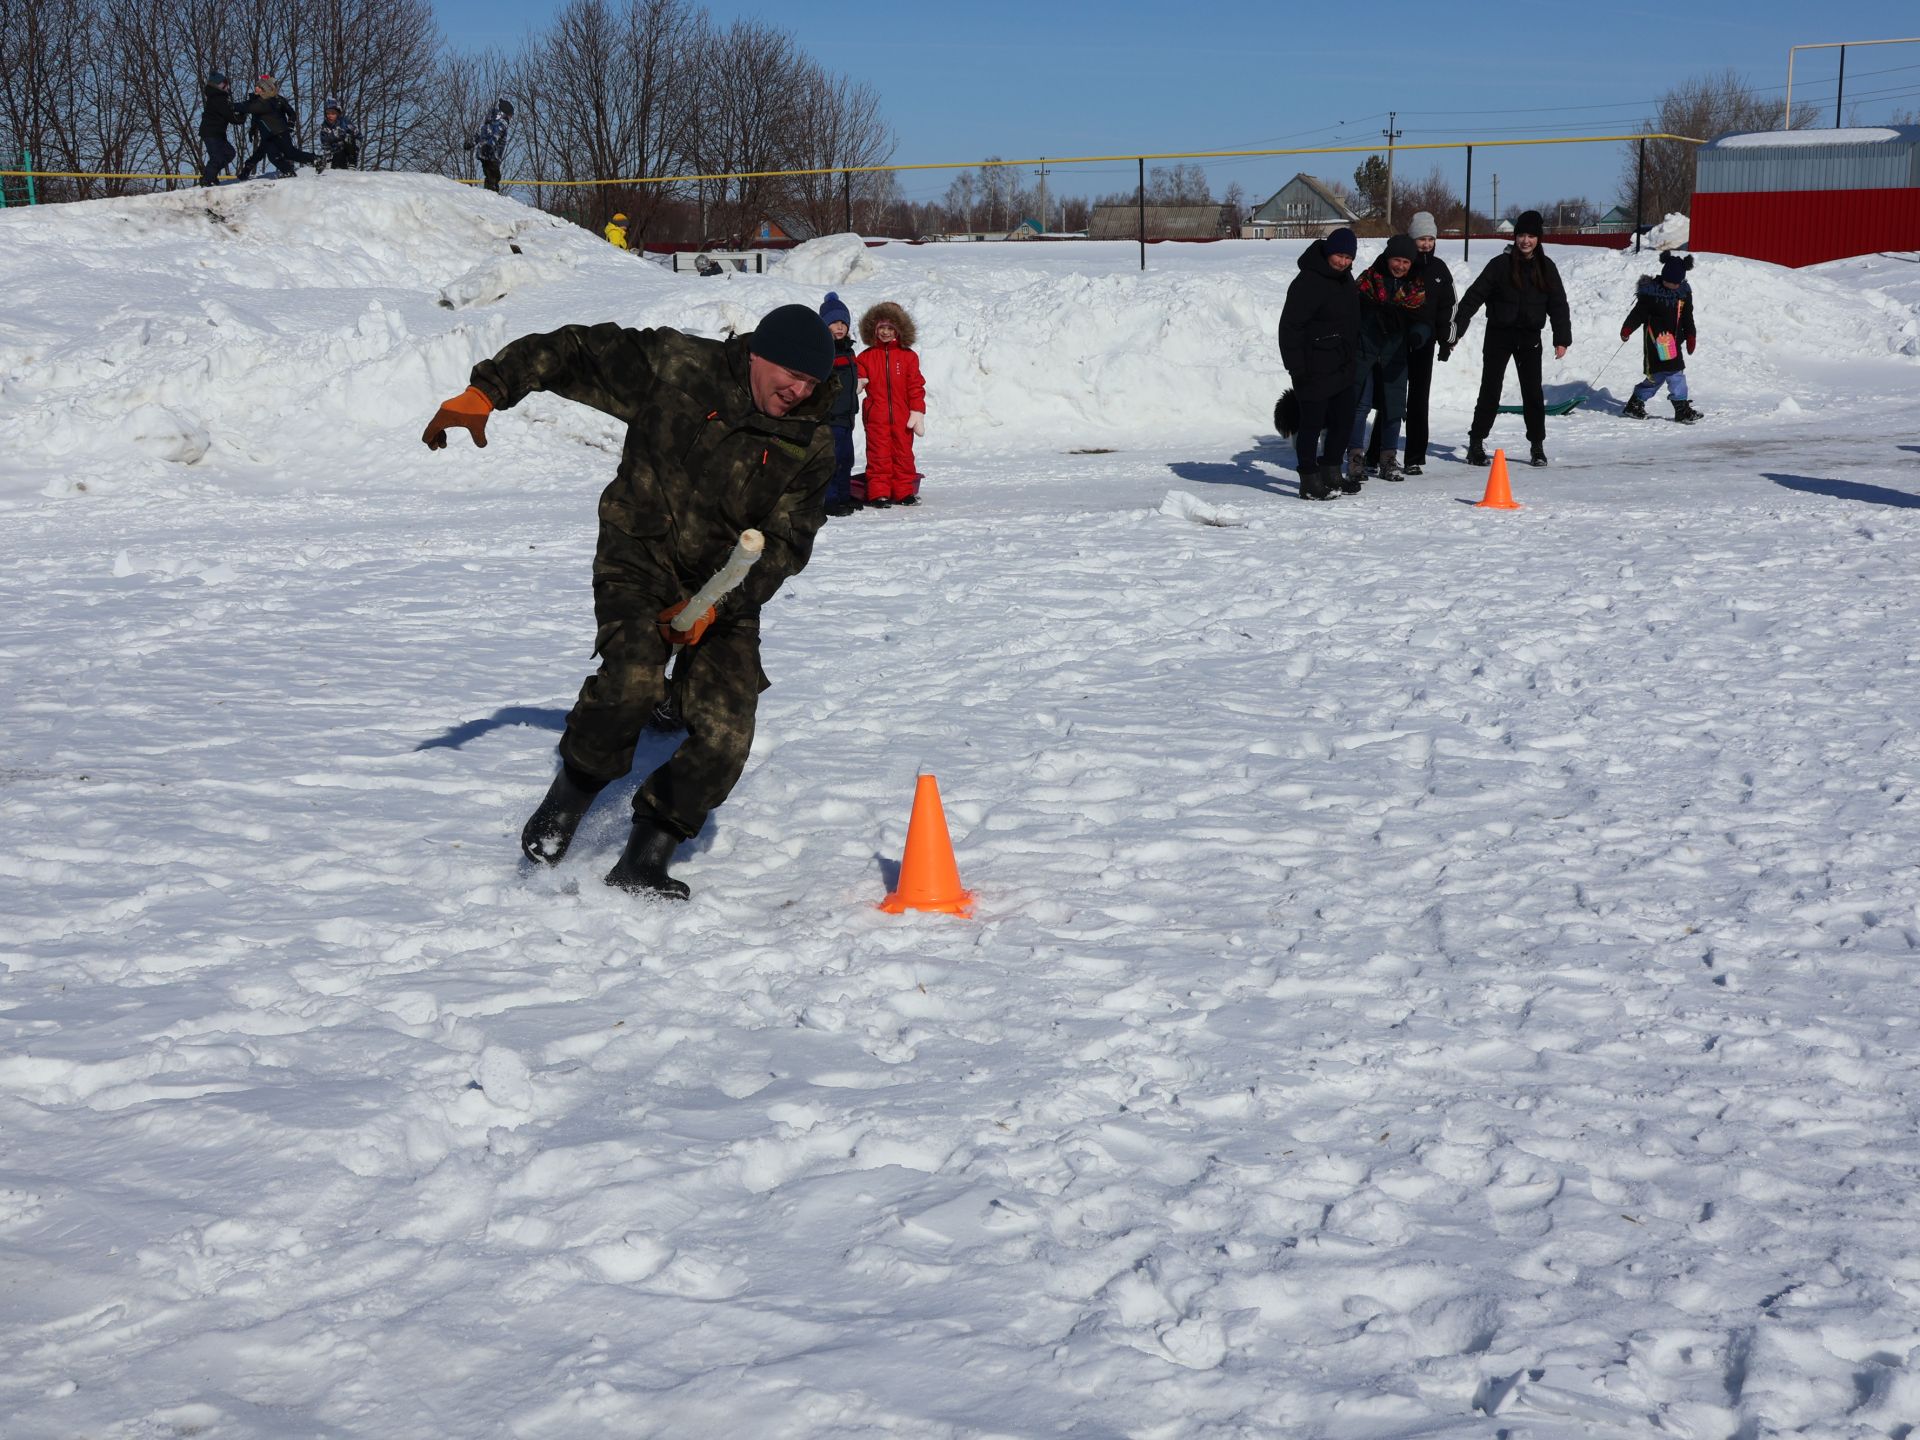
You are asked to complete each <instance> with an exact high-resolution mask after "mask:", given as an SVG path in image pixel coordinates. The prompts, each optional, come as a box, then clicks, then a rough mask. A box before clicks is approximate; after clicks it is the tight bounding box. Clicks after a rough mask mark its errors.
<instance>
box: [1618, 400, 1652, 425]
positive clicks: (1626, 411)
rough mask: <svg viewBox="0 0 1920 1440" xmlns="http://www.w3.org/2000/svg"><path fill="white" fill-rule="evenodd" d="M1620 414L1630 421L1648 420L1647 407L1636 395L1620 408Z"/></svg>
mask: <svg viewBox="0 0 1920 1440" xmlns="http://www.w3.org/2000/svg"><path fill="white" fill-rule="evenodd" d="M1620 413H1621V415H1623V416H1625V417H1626V418H1627V419H1629V420H1644V419H1646V418H1647V407H1646V406H1645V405H1643V404H1642V403H1641V401H1640V397H1639V396H1638V395H1635V396H1633V397H1632V398H1631V399H1629V400H1628V401H1627V403H1626V404H1624V405H1622V406H1621V407H1620Z"/></svg>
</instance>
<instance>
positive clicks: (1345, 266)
mask: <svg viewBox="0 0 1920 1440" xmlns="http://www.w3.org/2000/svg"><path fill="white" fill-rule="evenodd" d="M1359 248H1360V244H1359V241H1357V240H1356V239H1355V238H1354V234H1353V231H1351V230H1349V229H1347V227H1346V226H1344V225H1343V226H1341V227H1340V228H1339V229H1338V230H1335V231H1334V232H1333V233H1332V234H1331V235H1329V236H1327V238H1326V239H1324V240H1316V241H1314V242H1313V244H1311V245H1309V246H1308V247H1307V248H1306V250H1305V251H1303V252H1302V253H1301V256H1300V259H1299V262H1298V264H1299V267H1300V273H1299V274H1298V275H1296V276H1294V277H1293V283H1292V284H1291V285H1289V286H1288V287H1287V303H1286V305H1285V306H1284V307H1282V309H1281V311H1280V362H1281V363H1282V364H1283V365H1285V366H1286V367H1287V375H1288V377H1289V378H1290V379H1291V380H1292V381H1293V395H1294V399H1295V400H1297V401H1298V402H1299V405H1300V420H1299V428H1298V429H1296V430H1295V431H1294V434H1293V453H1294V461H1295V464H1296V466H1297V468H1298V470H1299V473H1300V495H1301V498H1302V499H1311V500H1325V499H1328V498H1329V497H1330V496H1332V494H1333V487H1334V486H1335V485H1336V484H1338V485H1339V486H1340V488H1341V489H1343V490H1345V491H1347V493H1348V494H1353V493H1355V492H1357V491H1358V490H1359V489H1360V486H1359V485H1358V484H1357V483H1355V482H1353V481H1342V480H1341V478H1340V454H1341V451H1342V450H1343V449H1344V448H1345V446H1346V443H1347V433H1348V431H1349V430H1351V429H1352V427H1353V405H1354V390H1355V385H1354V382H1355V379H1356V377H1357V375H1358V373H1359V357H1360V292H1359V291H1358V290H1356V289H1355V288H1354V284H1353V257H1354V254H1355V252H1356V251H1358V250H1359Z"/></svg>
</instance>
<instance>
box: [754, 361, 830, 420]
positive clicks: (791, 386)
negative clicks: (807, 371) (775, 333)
mask: <svg viewBox="0 0 1920 1440" xmlns="http://www.w3.org/2000/svg"><path fill="white" fill-rule="evenodd" d="M819 384H820V382H819V381H818V380H816V379H814V378H813V377H812V376H811V375H802V374H801V373H800V372H799V371H798V370H789V369H787V367H786V366H784V365H776V364H774V363H773V362H772V361H771V360H763V359H761V358H760V356H758V355H752V356H749V357H748V359H747V386H748V388H749V389H751V390H752V391H753V408H754V409H756V410H758V411H759V412H760V413H761V414H762V415H771V416H773V418H774V419H776V420H778V419H779V418H780V417H781V416H782V415H785V414H786V413H787V412H788V411H789V410H791V409H793V407H794V406H796V405H801V404H804V403H805V402H806V399H807V397H808V396H809V395H811V394H813V392H814V390H815V389H816V388H817V387H818V386H819Z"/></svg>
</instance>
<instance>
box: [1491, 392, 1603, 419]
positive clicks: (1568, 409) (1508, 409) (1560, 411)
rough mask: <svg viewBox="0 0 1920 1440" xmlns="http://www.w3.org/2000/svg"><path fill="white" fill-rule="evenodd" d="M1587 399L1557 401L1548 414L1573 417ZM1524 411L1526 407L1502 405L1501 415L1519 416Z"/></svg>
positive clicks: (1550, 406)
mask: <svg viewBox="0 0 1920 1440" xmlns="http://www.w3.org/2000/svg"><path fill="white" fill-rule="evenodd" d="M1586 398H1587V397H1586V396H1584V395H1576V396H1574V397H1573V398H1572V399H1571V400H1560V401H1556V402H1555V403H1554V404H1552V405H1549V406H1547V414H1549V415H1571V414H1572V413H1573V412H1574V411H1575V410H1577V409H1579V408H1580V406H1581V405H1582V404H1583V403H1584V402H1585V401H1586ZM1523 409H1524V407H1523V406H1519V405H1502V406H1501V407H1500V413H1501V414H1502V415H1518V414H1520V413H1522V411H1523Z"/></svg>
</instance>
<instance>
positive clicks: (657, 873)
mask: <svg viewBox="0 0 1920 1440" xmlns="http://www.w3.org/2000/svg"><path fill="white" fill-rule="evenodd" d="M679 848H680V837H679V836H678V835H676V834H675V833H674V832H673V831H671V830H669V829H668V828H667V827H666V826H664V825H662V824H661V823H660V822H659V821H658V820H656V819H654V818H653V817H652V816H651V815H639V814H636V815H635V816H634V817H633V833H632V834H631V835H629V836H628V837H627V848H626V849H624V850H622V851H621V852H620V858H619V860H617V861H615V862H614V866H613V869H611V870H609V871H608V872H607V884H609V885H611V886H613V887H614V889H616V890H624V891H626V892H627V893H628V894H629V895H658V896H660V897H662V898H663V899H667V900H685V899H686V898H687V897H688V896H689V895H691V894H692V893H693V892H692V891H691V890H689V889H688V888H687V887H686V884H685V883H684V882H683V881H679V880H676V879H674V878H673V877H672V876H671V875H669V874H667V862H669V861H670V860H672V859H673V852H674V851H676V850H678V849H679Z"/></svg>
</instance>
